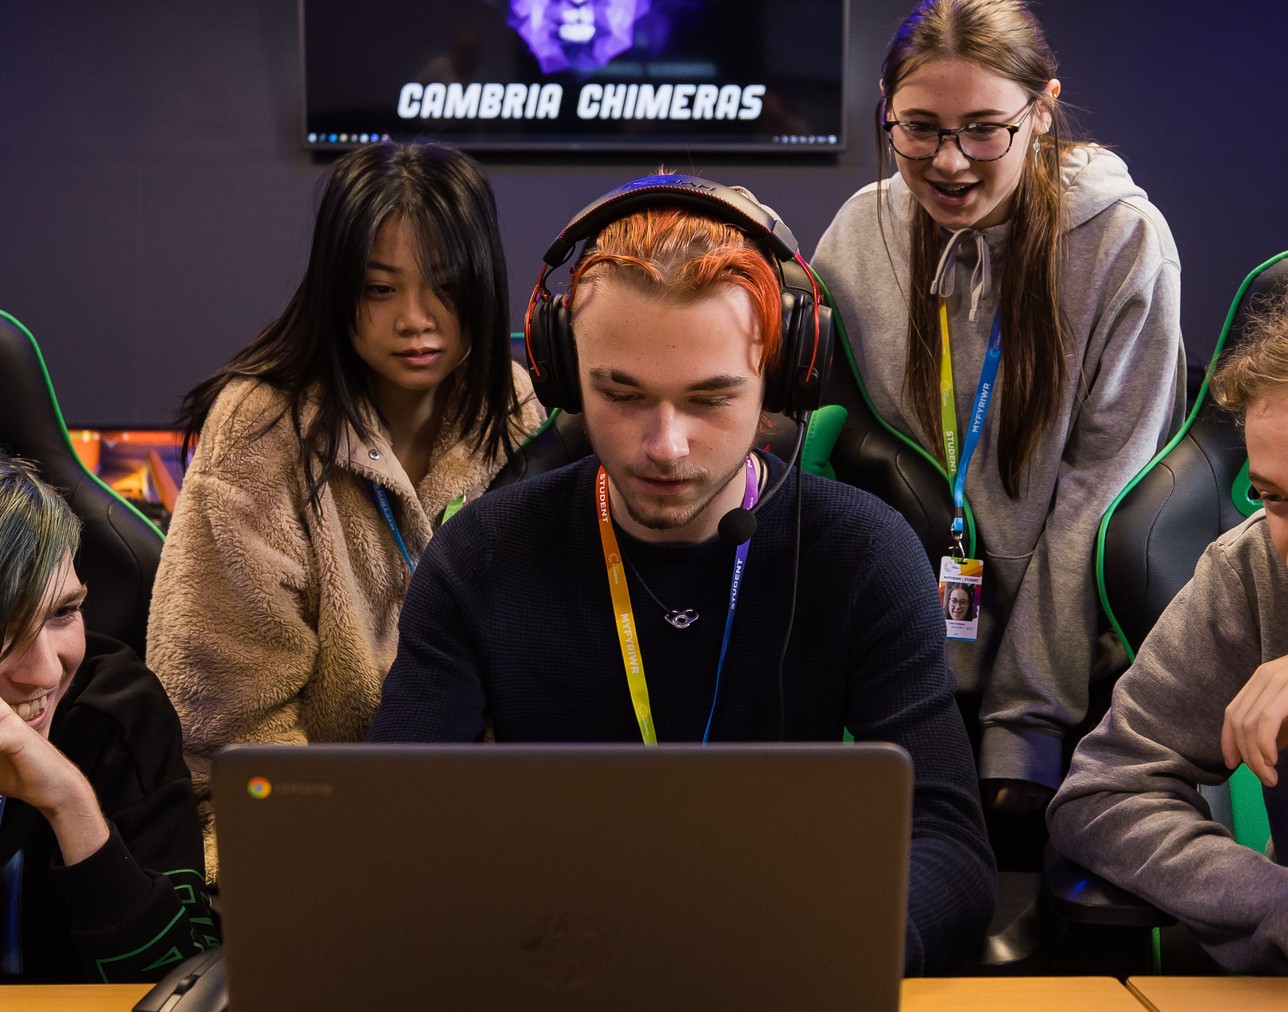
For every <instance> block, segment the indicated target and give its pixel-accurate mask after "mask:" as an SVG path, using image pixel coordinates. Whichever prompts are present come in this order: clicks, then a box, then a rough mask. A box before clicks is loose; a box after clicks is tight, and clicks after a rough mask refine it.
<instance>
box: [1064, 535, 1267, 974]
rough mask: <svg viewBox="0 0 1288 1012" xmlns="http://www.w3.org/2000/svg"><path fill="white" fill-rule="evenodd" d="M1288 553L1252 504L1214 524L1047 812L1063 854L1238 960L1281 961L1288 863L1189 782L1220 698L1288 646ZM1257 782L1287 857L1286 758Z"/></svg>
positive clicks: (1208, 775) (1252, 964)
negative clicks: (1231, 829) (1231, 828)
mask: <svg viewBox="0 0 1288 1012" xmlns="http://www.w3.org/2000/svg"><path fill="white" fill-rule="evenodd" d="M1285 611H1288V566H1285V565H1284V560H1283V559H1282V558H1280V557H1279V556H1278V555H1277V554H1276V552H1275V547H1274V544H1273V543H1272V542H1271V540H1270V530H1269V527H1268V526H1267V524H1266V522H1265V514H1264V513H1258V514H1256V515H1254V516H1253V517H1252V518H1251V519H1249V520H1247V521H1246V522H1244V523H1243V524H1242V525H1241V526H1239V527H1237V528H1235V529H1234V530H1233V531H1230V532H1228V533H1226V534H1224V535H1222V536H1221V537H1220V538H1218V539H1217V541H1216V542H1215V543H1214V544H1213V545H1212V546H1211V547H1210V548H1208V550H1207V551H1206V552H1205V553H1204V554H1203V557H1202V558H1201V559H1199V564H1198V568H1197V569H1196V571H1195V573H1194V579H1193V580H1191V581H1190V582H1189V583H1188V584H1187V585H1186V586H1185V587H1184V588H1183V589H1182V590H1181V592H1180V593H1179V594H1177V595H1176V599H1175V600H1174V601H1173V602H1172V603H1171V604H1170V605H1169V606H1168V608H1167V610H1166V611H1165V612H1163V614H1162V617H1160V618H1159V620H1158V623H1157V624H1156V625H1155V626H1154V628H1153V630H1152V631H1151V632H1150V634H1149V636H1148V637H1146V639H1145V642H1144V644H1142V646H1141V650H1140V655H1139V656H1138V657H1137V658H1136V663H1135V664H1134V665H1132V667H1131V670H1129V671H1128V672H1127V674H1125V675H1123V677H1122V678H1121V679H1119V681H1118V684H1117V685H1116V686H1115V687H1114V702H1113V706H1112V707H1111V708H1110V710H1109V714H1108V716H1106V717H1105V719H1104V720H1103V721H1102V722H1101V724H1100V726H1099V727H1097V728H1096V729H1095V730H1094V731H1093V732H1092V733H1091V734H1089V735H1087V737H1085V738H1084V739H1083V740H1082V742H1081V743H1080V744H1079V745H1078V750H1077V752H1076V753H1074V757H1073V765H1072V767H1071V768H1070V770H1069V778H1068V779H1067V780H1066V781H1065V783H1064V786H1063V787H1061V788H1060V792H1059V794H1057V795H1056V797H1055V801H1053V802H1052V803H1051V808H1050V810H1049V811H1048V814H1047V821H1048V822H1049V824H1050V826H1051V839H1052V842H1054V843H1055V845H1056V846H1057V847H1058V848H1059V849H1060V850H1061V851H1062V852H1063V853H1065V854H1068V855H1069V856H1070V857H1072V858H1073V859H1074V860H1076V861H1078V862H1080V863H1081V864H1084V865H1086V866H1087V867H1088V868H1091V869H1092V870H1093V871H1096V872H1098V873H1099V874H1101V875H1103V876H1105V878H1107V879H1109V880H1111V881H1113V882H1116V883H1117V884H1118V885H1120V886H1123V887H1124V888H1126V889H1130V890H1131V891H1132V892H1134V893H1137V894H1138V895H1140V896H1143V897H1144V898H1146V899H1147V900H1149V901H1150V902H1151V903H1153V904H1154V905H1155V906H1157V907H1158V908H1159V909H1161V910H1166V911H1167V912H1168V913H1170V914H1172V915H1174V916H1175V917H1178V918H1180V919H1181V920H1183V921H1185V922H1186V923H1187V924H1189V925H1190V927H1191V928H1193V929H1194V933H1195V936H1196V937H1197V938H1198V939H1199V941H1201V942H1202V943H1203V944H1204V946H1206V947H1207V949H1208V950H1209V951H1210V952H1211V953H1212V955H1213V956H1215V957H1216V958H1217V959H1218V960H1220V962H1221V963H1222V964H1223V965H1224V966H1225V967H1226V968H1227V969H1230V970H1234V971H1237V972H1240V973H1288V868H1285V867H1283V866H1282V865H1280V864H1275V863H1274V862H1273V861H1271V860H1270V859H1268V858H1267V857H1266V856H1265V855H1264V854H1259V853H1257V852H1256V851H1254V850H1251V849H1249V848H1248V847H1243V846H1240V845H1239V844H1237V843H1235V842H1234V840H1232V839H1230V834H1229V833H1227V832H1226V830H1225V829H1224V828H1223V827H1221V826H1220V825H1218V824H1217V823H1215V822H1213V821H1212V820H1211V819H1209V818H1208V806H1207V803H1206V802H1205V801H1204V800H1203V798H1202V797H1201V796H1200V795H1199V792H1198V790H1197V788H1196V785H1198V784H1219V783H1223V782H1224V781H1225V780H1226V778H1227V777H1228V776H1229V775H1230V771H1229V770H1227V769H1226V768H1225V762H1224V761H1223V760H1222V758H1221V723H1222V720H1223V717H1224V714H1225V707H1226V705H1227V704H1228V703H1229V702H1230V701H1231V700H1232V699H1233V698H1234V697H1235V695H1236V694H1237V693H1238V691H1239V690H1240V689H1241V688H1243V685H1244V683H1245V682H1247V680H1248V679H1249V678H1250V677H1251V676H1252V673H1253V672H1254V671H1255V670H1256V669H1257V667H1258V666H1259V665H1261V664H1262V663H1264V662H1266V661H1270V660H1274V659H1276V658H1278V657H1283V656H1284V655H1285V654H1288V626H1286V625H1285V623H1284V621H1283V616H1284V613H1285ZM1278 770H1279V776H1280V779H1279V784H1278V786H1277V787H1275V788H1273V789H1270V788H1266V789H1263V794H1264V797H1265V801H1266V809H1267V812H1268V814H1269V815H1270V824H1271V831H1272V833H1273V840H1274V846H1275V853H1276V854H1278V855H1280V860H1283V858H1284V857H1288V761H1285V760H1284V759H1282V758H1281V760H1280V762H1279V766H1278Z"/></svg>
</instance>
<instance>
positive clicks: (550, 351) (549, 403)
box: [528, 295, 581, 413]
mask: <svg viewBox="0 0 1288 1012" xmlns="http://www.w3.org/2000/svg"><path fill="white" fill-rule="evenodd" d="M571 317H572V314H571V313H569V312H568V310H567V309H565V308H564V300H563V296H562V295H556V296H555V297H554V298H553V299H542V300H541V301H539V302H537V303H535V304H534V305H533V306H532V310H531V312H530V313H529V315H528V374H529V376H530V377H531V378H532V389H533V391H534V392H535V393H536V395H537V399H538V400H539V401H541V403H542V404H544V405H545V406H546V408H548V409H549V410H552V411H553V410H554V409H555V408H559V409H561V410H563V411H569V412H572V413H576V412H579V411H581V383H580V382H579V380H578V377H577V346H576V344H575V343H574V342H573V337H572V318H571Z"/></svg>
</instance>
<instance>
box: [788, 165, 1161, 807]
mask: <svg viewBox="0 0 1288 1012" xmlns="http://www.w3.org/2000/svg"><path fill="white" fill-rule="evenodd" d="M1062 179H1063V183H1064V186H1065V205H1066V209H1067V221H1068V243H1067V260H1066V262H1065V264H1064V266H1063V269H1062V271H1061V278H1060V283H1061V291H1062V292H1063V293H1064V294H1063V305H1062V310H1063V312H1064V314H1065V316H1066V318H1067V320H1068V322H1069V324H1070V328H1069V333H1070V335H1071V345H1072V347H1071V349H1070V353H1069V358H1068V369H1067V375H1068V379H1067V381H1066V383H1065V386H1064V389H1062V390H1061V391H1060V396H1059V405H1060V408H1059V413H1058V416H1057V417H1058V418H1059V421H1058V422H1057V423H1056V424H1055V425H1054V426H1052V427H1051V428H1050V429H1049V430H1048V431H1047V432H1046V433H1045V434H1044V435H1043V437H1042V439H1041V441H1040V442H1039V443H1038V446H1037V449H1036V452H1035V453H1034V455H1033V457H1032V459H1031V461H1030V464H1029V468H1028V471H1027V474H1026V476H1025V479H1024V481H1023V484H1022V489H1021V495H1020V498H1019V499H1011V498H1010V497H1009V496H1007V494H1006V492H1005V490H1004V489H1003V486H1002V480H1001V476H1000V474H999V472H998V465H997V426H998V419H999V416H1000V414H1001V412H1000V411H999V410H997V407H996V405H994V407H993V408H992V409H991V410H990V411H989V413H988V418H987V420H986V423H985V430H984V433H983V435H982V437H981V439H980V443H979V446H978V448H977V449H976V451H975V456H974V459H973V460H972V462H971V465H970V469H969V472H968V475H967V479H966V497H967V499H968V500H969V501H970V503H971V506H972V507H973V509H974V514H975V521H976V526H977V531H978V537H979V543H978V545H977V554H978V555H979V557H981V558H982V559H984V596H983V607H982V614H981V616H980V622H979V639H978V641H977V642H974V643H962V642H957V641H950V642H949V644H948V653H949V660H950V663H951V664H952V666H953V670H954V673H955V674H956V676H957V681H958V686H959V688H960V689H962V690H964V691H970V692H982V694H983V700H982V706H981V710H980V720H981V725H982V727H983V741H982V746H981V751H980V765H979V775H980V777H981V778H983V779H990V778H1016V779H1022V780H1029V781H1033V782H1035V783H1041V784H1045V785H1047V786H1049V787H1056V786H1058V785H1059V783H1060V778H1061V773H1062V759H1061V745H1062V739H1063V735H1064V733H1065V731H1066V730H1067V729H1068V728H1069V727H1071V726H1073V725H1074V724H1076V723H1077V722H1078V721H1079V720H1080V719H1081V718H1082V717H1083V716H1084V714H1085V713H1086V708H1087V692H1088V686H1089V684H1090V681H1091V678H1092V671H1093V667H1094V666H1095V665H1096V663H1097V653H1098V646H1097V644H1098V633H1099V628H1100V608H1099V603H1098V598H1097V592H1096V584H1095V573H1094V558H1095V538H1096V529H1097V526H1098V524H1099V522H1100V518H1101V515H1102V514H1103V513H1104V511H1105V508H1106V507H1107V506H1108V505H1109V503H1110V502H1112V500H1113V499H1114V497H1115V496H1116V495H1117V494H1118V492H1119V491H1121V489H1122V488H1123V487H1124V486H1125V485H1126V483H1127V482H1128V481H1129V480H1130V479H1131V478H1132V477H1133V476H1134V475H1135V474H1136V472H1137V471H1139V470H1140V469H1141V468H1142V467H1143V466H1144V465H1145V464H1146V463H1147V462H1148V461H1149V459H1150V458H1151V457H1152V456H1153V454H1154V453H1155V452H1156V451H1157V450H1158V449H1160V448H1161V447H1162V445H1163V444H1164V443H1165V442H1166V440H1167V437H1168V436H1169V435H1170V433H1171V432H1173V431H1174V430H1175V429H1176V428H1177V427H1178V425H1179V423H1180V420H1181V417H1182V414H1183V410H1184V382H1185V369H1184V361H1185V360H1184V348H1183V346H1182V343H1181V328H1180V264H1179V261H1178V258H1177V253H1176V245H1175V243H1174V242H1173V240H1172V235H1171V232H1170V231H1169V230H1168V227H1167V223H1166V222H1165V221H1164V220H1163V217H1162V215H1161V214H1160V213H1159V212H1158V210H1157V209H1156V208H1155V207H1154V206H1153V205H1152V204H1150V203H1149V201H1148V200H1147V199H1146V196H1145V193H1144V191H1143V190H1141V189H1140V188H1139V187H1138V186H1136V184H1135V183H1134V182H1132V179H1131V177H1130V176H1129V175H1128V172H1127V167H1126V165H1124V164H1123V162H1122V160H1121V159H1120V158H1118V156H1117V155H1115V154H1113V153H1111V152H1109V151H1107V150H1105V149H1104V148H1099V147H1095V146H1090V145H1084V146H1077V147H1073V148H1071V149H1070V150H1069V151H1068V153H1067V154H1066V156H1065V161H1064V165H1063V171H1062ZM883 196H884V197H885V198H886V199H885V204H884V206H883V207H882V212H881V225H882V226H883V228H884V241H883V235H882V230H881V228H879V227H878V220H877V205H878V202H879V201H880V200H881V199H882V197H883ZM914 207H915V199H914V198H913V196H912V194H911V193H910V191H909V190H908V188H907V187H906V186H905V185H904V183H903V180H902V179H901V178H900V177H898V176H895V177H893V178H892V179H890V180H888V181H885V182H883V183H874V184H872V185H870V186H867V187H864V188H863V189H862V190H860V191H859V192H858V193H856V194H855V195H854V196H852V197H851V198H850V199H849V200H848V201H846V203H845V204H844V205H843V206H842V207H841V209H840V211H838V212H837V215H836V217H835V219H833V221H832V224H831V225H830V226H829V227H828V230H827V232H826V233H825V234H824V235H823V238H822V240H821V241H820V243H819V247H818V251H817V253H816V254H815V257H814V262H813V265H814V267H815V269H816V270H817V271H818V273H819V275H820V277H821V278H822V279H823V281H824V282H825V283H826V284H827V286H828V287H829V288H830V290H831V292H832V295H833V297H834V300H835V303H836V308H837V309H838V310H839V313H840V317H841V320H842V321H843V323H844V325H845V329H846V332H847V334H848V337H849V341H850V344H851V346H852V347H853V349H854V355H855V360H856V362H857V364H858V367H859V371H860V373H861V375H862V377H863V381H864V383H865V384H866V385H867V388H868V391H869V392H870V394H871V396H872V399H873V402H874V404H875V405H876V408H877V410H878V411H879V412H880V413H881V414H882V416H883V417H884V418H885V419H886V420H887V421H888V422H890V424H892V425H894V426H895V427H896V428H898V429H899V430H900V431H902V432H904V433H905V434H907V435H910V436H911V437H913V438H914V439H916V440H917V441H918V442H920V443H921V444H922V445H923V446H930V445H932V440H931V438H930V437H929V435H928V434H927V433H926V432H924V431H923V430H922V428H921V426H920V425H919V424H918V422H917V421H916V420H915V419H914V418H913V416H912V414H911V412H910V411H909V410H905V407H904V402H903V396H902V392H903V381H904V372H905V370H904V349H905V345H906V337H907V329H908V322H907V320H908V317H907V313H908V310H907V298H906V294H905V293H906V291H907V290H908V286H909V285H912V284H919V285H931V284H936V285H937V286H938V288H937V290H938V291H939V292H940V294H942V295H943V296H944V297H945V298H946V300H947V302H948V309H949V317H950V333H951V335H952V358H953V378H954V384H955V394H956V404H957V419H958V428H959V431H963V432H964V430H965V427H966V424H967V423H968V420H969V418H970V409H971V405H972V402H973V400H974V397H975V393H976V383H977V380H978V377H979V375H980V369H981V367H982V365H983V360H984V351H985V348H986V346H987V343H988V336H989V330H990V328H991V326H992V321H993V314H994V310H995V309H996V307H997V300H998V298H999V297H1000V294H1001V286H1002V274H1003V268H1004V265H1005V260H1006V256H1007V252H1008V240H1009V237H1010V228H1011V227H1010V224H1009V223H1005V224H1002V225H998V226H995V227H992V228H988V229H984V230H982V231H974V230H964V231H963V232H959V233H955V234H954V235H952V236H951V237H949V236H948V233H946V232H945V233H944V235H945V237H946V242H945V247H946V250H947V255H946V256H945V257H944V259H943V260H942V261H941V264H940V269H939V272H938V273H939V276H938V277H936V278H910V277H909V267H908V242H909V232H910V226H909V215H910V214H911V212H912V210H913V208H914ZM985 253H986V255H981V254H985ZM972 317H973V318H972ZM1002 354H1003V356H1005V354H1006V335H1005V334H1003V335H1002ZM1000 396H1001V397H1003V398H1004V397H1005V396H1006V391H1005V389H1004V388H1003V389H1001V391H1000ZM944 535H945V544H946V543H947V535H948V532H947V531H945V532H944Z"/></svg>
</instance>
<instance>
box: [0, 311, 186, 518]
mask: <svg viewBox="0 0 1288 1012" xmlns="http://www.w3.org/2000/svg"><path fill="white" fill-rule="evenodd" d="M0 317H3V318H4V319H6V320H8V321H9V322H10V323H12V324H13V325H14V326H15V327H17V328H18V329H19V330H20V331H22V333H23V334H25V335H26V337H27V340H28V341H30V342H31V350H32V351H33V352H34V353H35V355H36V364H37V365H39V366H40V372H41V375H42V376H43V377H44V379H45V389H46V391H47V392H48V394H49V403H50V404H52V405H53V408H54V417H55V418H57V419H58V428H59V430H60V431H61V432H62V435H63V442H65V443H66V444H67V452H68V453H70V454H72V456H74V457H75V458H76V461H77V463H80V456H79V455H78V454H77V453H76V448H75V446H74V445H73V444H72V437H71V436H70V435H69V434H68V432H67V422H66V421H65V420H64V419H63V409H62V408H61V407H60V406H59V404H58V396H57V394H55V393H54V384H53V382H52V381H51V380H50V378H49V369H48V368H47V367H46V366H45V356H44V355H42V354H41V353H40V345H38V344H37V343H36V339H35V337H33V336H32V333H31V331H30V330H28V329H27V327H26V325H25V324H24V323H23V322H22V321H21V320H19V319H18V318H17V317H15V316H14V315H13V314H12V313H6V312H5V311H4V310H3V309H0ZM80 467H81V470H82V471H84V472H85V474H86V475H88V476H89V478H90V480H92V481H94V482H96V483H97V484H98V485H99V486H101V487H102V489H103V490H104V491H105V492H107V493H108V494H109V495H111V496H113V497H114V498H115V499H116V500H117V501H118V502H120V504H121V505H122V506H124V507H125V508H126V509H128V510H129V511H130V512H131V513H133V514H134V515H135V516H137V517H138V518H139V519H140V520H142V521H143V522H144V523H145V524H147V525H148V526H149V527H151V528H152V530H153V531H155V532H156V536H157V537H158V538H161V539H162V540H165V534H163V533H162V531H161V528H159V527H158V526H157V525H156V524H155V523H153V522H152V521H151V520H150V519H148V517H147V515H146V514H144V513H143V512H141V511H140V510H139V508H138V507H137V506H135V505H134V504H133V503H132V502H130V501H129V500H128V499H126V498H125V497H124V496H122V495H121V493H119V492H118V491H116V489H114V488H112V486H111V485H109V484H107V482H105V481H103V479H102V478H100V477H99V476H98V475H96V474H95V473H94V472H93V471H91V470H90V469H89V468H87V467H86V466H85V465H84V464H80Z"/></svg>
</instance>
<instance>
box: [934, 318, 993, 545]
mask: <svg viewBox="0 0 1288 1012" xmlns="http://www.w3.org/2000/svg"><path fill="white" fill-rule="evenodd" d="M939 334H940V338H941V349H940V359H939V412H940V418H941V424H942V425H943V432H944V462H945V464H946V465H947V468H946V470H947V471H948V478H949V480H950V481H951V482H952V483H953V506H954V508H955V514H954V516H953V525H952V529H951V530H950V531H949V539H950V541H949V551H950V552H951V553H953V554H954V556H955V557H956V558H963V557H964V556H965V555H966V550H965V548H964V547H963V540H964V538H965V535H966V518H965V503H966V472H967V470H968V469H969V468H970V460H971V456H972V455H973V454H974V453H975V447H976V446H978V445H979V437H980V435H981V433H983V431H984V418H985V416H986V415H987V414H988V405H989V402H990V401H991V400H992V399H993V392H994V390H995V389H996V388H997V369H998V366H999V364H1000V363H1001V360H1002V309H1001V307H1000V306H999V307H998V309H997V312H995V313H994V314H993V330H992V333H991V334H990V335H989V338H988V350H987V351H986V352H985V353H984V365H983V367H982V368H981V369H980V372H979V386H978V388H977V389H976V391H975V407H974V410H973V411H972V412H971V420H970V428H969V429H967V431H966V439H965V440H964V441H963V442H962V443H960V444H959V443H958V438H957V404H956V400H955V396H956V395H955V393H954V390H953V361H952V345H951V343H950V342H949V338H948V305H947V303H946V302H945V301H944V300H943V299H942V298H941V299H940V300H939ZM959 445H960V453H961V456H960V458H959V457H958V447H959Z"/></svg>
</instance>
